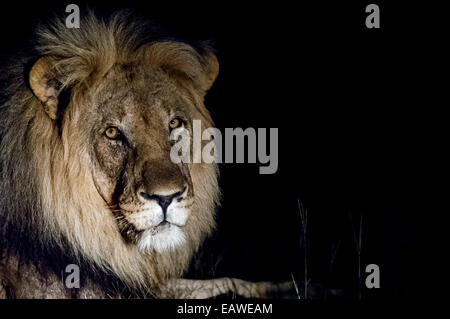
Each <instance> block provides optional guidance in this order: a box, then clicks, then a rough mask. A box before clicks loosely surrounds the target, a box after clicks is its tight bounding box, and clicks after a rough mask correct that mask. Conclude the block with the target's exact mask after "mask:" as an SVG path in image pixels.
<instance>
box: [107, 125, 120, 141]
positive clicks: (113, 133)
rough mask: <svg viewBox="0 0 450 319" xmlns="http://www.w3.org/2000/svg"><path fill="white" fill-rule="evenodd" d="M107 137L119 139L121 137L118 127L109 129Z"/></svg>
mask: <svg viewBox="0 0 450 319" xmlns="http://www.w3.org/2000/svg"><path fill="white" fill-rule="evenodd" d="M105 135H106V137H107V138H109V139H111V140H114V139H117V138H118V137H119V135H120V132H119V129H118V128H117V127H112V126H111V127H108V128H107V129H106V131H105Z"/></svg>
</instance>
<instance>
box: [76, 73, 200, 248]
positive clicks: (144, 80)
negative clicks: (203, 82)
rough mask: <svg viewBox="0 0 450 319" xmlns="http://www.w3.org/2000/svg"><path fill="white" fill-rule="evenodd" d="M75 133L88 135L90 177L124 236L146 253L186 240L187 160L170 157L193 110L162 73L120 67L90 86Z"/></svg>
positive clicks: (190, 191) (190, 194)
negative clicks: (177, 134) (177, 132)
mask: <svg viewBox="0 0 450 319" xmlns="http://www.w3.org/2000/svg"><path fill="white" fill-rule="evenodd" d="M88 94H89V99H88V100H89V102H88V103H87V105H85V106H84V107H85V108H86V112H81V113H83V114H84V116H82V117H80V120H79V121H78V123H77V124H76V126H77V131H79V130H80V128H81V131H83V132H89V137H88V138H89V139H90V142H89V145H91V149H90V150H89V152H90V156H91V159H92V162H93V166H92V167H93V170H92V177H93V180H94V183H95V185H96V188H97V190H98V192H99V194H100V195H101V196H102V197H103V199H104V200H105V202H106V203H107V204H108V205H109V206H110V207H111V210H112V212H113V214H114V216H115V217H116V218H117V222H118V225H119V229H120V232H121V234H122V235H123V236H124V238H125V239H126V240H128V241H129V242H131V243H135V244H137V245H138V246H139V248H140V250H142V251H148V250H151V249H155V250H156V251H160V252H161V251H165V250H170V249H173V248H175V247H177V246H180V245H182V244H183V243H184V241H185V236H184V233H183V226H185V224H186V222H187V220H188V218H189V215H190V214H191V207H192V206H193V203H194V200H195V197H194V188H193V185H192V179H191V175H190V168H189V164H185V163H179V164H175V163H173V162H172V161H171V159H170V149H171V147H172V145H173V143H174V141H171V140H170V138H169V137H170V134H171V133H173V132H172V131H174V130H180V129H183V128H186V129H188V130H189V129H190V126H191V125H190V123H192V119H193V110H194V107H193V105H192V102H191V101H189V99H188V98H187V96H186V94H183V92H182V90H180V88H178V87H177V86H176V85H175V84H174V83H173V82H172V81H171V80H170V78H169V77H168V76H167V75H166V74H165V73H164V72H162V71H160V70H158V69H155V68H152V67H151V66H149V67H147V68H142V65H138V64H116V65H115V66H114V67H113V68H111V69H110V70H109V71H108V73H107V74H106V75H105V76H104V79H103V81H102V84H101V86H100V87H98V88H96V89H95V90H90V92H89V93H88Z"/></svg>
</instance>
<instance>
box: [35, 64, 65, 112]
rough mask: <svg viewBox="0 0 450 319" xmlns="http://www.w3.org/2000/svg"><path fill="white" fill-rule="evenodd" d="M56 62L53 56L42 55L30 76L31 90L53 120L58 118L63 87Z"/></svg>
mask: <svg viewBox="0 0 450 319" xmlns="http://www.w3.org/2000/svg"><path fill="white" fill-rule="evenodd" d="M54 64H55V61H54V59H52V58H51V57H42V58H40V59H39V60H37V61H36V63H35V64H34V65H33V67H32V68H31V71H30V76H29V83H30V87H31V90H32V91H33V93H34V95H35V96H36V97H37V98H38V99H39V101H41V103H42V105H43V106H44V110H45V112H46V113H47V114H48V116H49V117H50V118H51V119H52V120H56V118H57V115H58V94H59V91H60V87H61V83H60V82H59V81H58V80H57V76H56V71H55V69H54Z"/></svg>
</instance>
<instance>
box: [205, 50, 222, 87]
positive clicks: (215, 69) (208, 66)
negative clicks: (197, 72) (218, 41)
mask: <svg viewBox="0 0 450 319" xmlns="http://www.w3.org/2000/svg"><path fill="white" fill-rule="evenodd" d="M203 66H204V77H203V83H202V85H201V86H202V90H203V91H205V92H207V91H209V89H210V88H211V86H212V85H213V83H214V81H215V80H216V78H217V76H218V75H219V61H218V60H217V57H216V55H215V54H214V53H212V52H206V53H205V54H204V56H203Z"/></svg>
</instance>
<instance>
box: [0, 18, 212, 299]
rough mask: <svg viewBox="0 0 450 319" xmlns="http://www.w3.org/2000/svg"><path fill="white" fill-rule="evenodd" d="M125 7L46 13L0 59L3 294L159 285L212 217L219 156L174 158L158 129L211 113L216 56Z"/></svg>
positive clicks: (123, 292)
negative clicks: (156, 33)
mask: <svg viewBox="0 0 450 319" xmlns="http://www.w3.org/2000/svg"><path fill="white" fill-rule="evenodd" d="M131 21H132V19H130V18H129V17H127V16H126V14H123V13H118V14H115V15H113V16H112V17H111V18H109V19H108V20H107V21H106V22H105V21H103V20H100V19H97V18H96V17H95V16H94V15H93V14H89V15H88V16H87V17H86V18H85V19H83V20H82V21H81V26H80V28H79V29H68V28H66V26H65V24H64V22H63V21H62V20H60V21H56V22H54V23H53V24H52V25H51V26H48V27H41V28H40V29H39V30H38V32H37V42H36V45H35V47H34V49H33V52H32V54H31V55H30V56H29V57H27V58H22V59H20V61H18V62H17V61H16V62H14V63H12V64H11V65H10V67H9V68H8V70H3V73H4V76H5V77H6V81H7V82H8V86H7V87H6V88H4V89H3V93H2V94H3V96H2V101H1V107H0V162H1V165H0V173H1V180H0V253H1V255H0V296H3V297H5V296H6V297H18V298H36V297H37V298H65V297H77V298H79V297H80V298H86V297H124V296H158V293H160V289H159V288H160V287H161V286H162V285H163V284H164V283H165V282H166V281H167V280H168V279H170V278H177V277H180V276H181V275H182V274H183V272H184V271H185V270H186V268H187V266H188V264H189V261H190V259H191V257H192V256H193V254H194V253H195V252H196V251H197V249H198V247H199V245H200V244H201V242H202V240H203V239H204V238H205V236H206V235H208V234H209V233H210V232H211V230H212V229H213V227H214V211H215V207H216V205H217V204H218V203H219V197H220V193H219V187H218V182H217V175H218V170H217V167H216V164H214V163H212V164H206V163H199V164H189V163H179V164H175V163H173V162H172V161H171V159H170V156H169V154H170V150H171V146H172V145H173V143H174V141H171V140H170V139H169V136H170V134H171V132H172V131H174V130H180V129H181V128H185V129H187V130H191V129H192V128H191V126H192V123H193V120H201V122H202V125H203V128H202V129H204V128H206V127H209V126H212V125H213V124H212V120H211V117H210V115H209V112H208V111H207V109H206V108H205V106H204V103H203V100H204V96H205V94H206V92H207V91H208V90H209V89H210V87H211V85H212V84H213V82H214V80H215V79H216V77H217V75H218V69H219V65H218V61H217V59H216V57H215V55H214V54H213V53H212V51H211V50H210V49H209V48H208V47H207V46H205V45H203V46H201V47H200V48H197V49H194V48H193V47H192V46H190V45H188V44H186V43H183V42H177V41H169V40H158V41H156V40H152V39H150V40H149V34H147V32H146V29H145V28H143V27H142V24H141V23H139V22H131ZM69 264H76V265H78V266H79V267H80V270H81V272H80V274H81V276H80V277H81V281H82V282H81V287H80V289H67V288H66V287H65V284H64V280H63V279H62V278H61V275H62V274H63V272H64V269H65V267H66V266H67V265H69Z"/></svg>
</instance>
